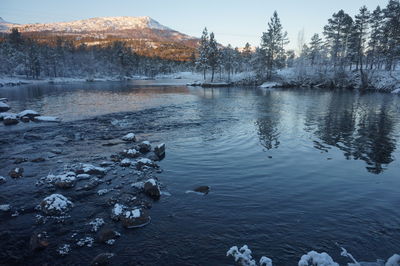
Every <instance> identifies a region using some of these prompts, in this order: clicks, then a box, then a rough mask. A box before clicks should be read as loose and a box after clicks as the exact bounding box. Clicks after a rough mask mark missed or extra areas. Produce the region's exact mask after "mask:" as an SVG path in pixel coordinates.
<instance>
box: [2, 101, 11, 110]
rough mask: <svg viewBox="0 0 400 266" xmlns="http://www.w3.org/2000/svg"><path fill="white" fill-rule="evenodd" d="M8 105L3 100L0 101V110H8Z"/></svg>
mask: <svg viewBox="0 0 400 266" xmlns="http://www.w3.org/2000/svg"><path fill="white" fill-rule="evenodd" d="M10 109H11V108H10V106H9V105H8V104H6V103H5V102H3V101H0V112H7V111H8V110H10Z"/></svg>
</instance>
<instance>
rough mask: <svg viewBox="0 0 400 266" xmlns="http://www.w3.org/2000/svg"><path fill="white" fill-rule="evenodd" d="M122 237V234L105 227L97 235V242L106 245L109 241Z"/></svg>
mask: <svg viewBox="0 0 400 266" xmlns="http://www.w3.org/2000/svg"><path fill="white" fill-rule="evenodd" d="M119 236H120V233H118V232H116V231H114V230H112V229H111V228H108V227H104V228H102V229H101V230H100V231H99V233H98V234H97V241H99V242H100V243H106V242H107V241H109V240H112V239H116V238H117V237H119Z"/></svg>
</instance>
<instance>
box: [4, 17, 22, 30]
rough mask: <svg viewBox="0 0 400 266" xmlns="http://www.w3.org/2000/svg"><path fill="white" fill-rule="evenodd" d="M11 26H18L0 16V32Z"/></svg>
mask: <svg viewBox="0 0 400 266" xmlns="http://www.w3.org/2000/svg"><path fill="white" fill-rule="evenodd" d="M13 26H18V25H17V24H15V23H11V22H8V21H5V20H4V19H3V18H2V17H0V32H7V31H8V30H9V29H10V28H12V27H13Z"/></svg>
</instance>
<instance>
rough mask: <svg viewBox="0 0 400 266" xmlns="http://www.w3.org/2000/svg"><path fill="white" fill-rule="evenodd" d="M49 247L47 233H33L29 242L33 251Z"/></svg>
mask: <svg viewBox="0 0 400 266" xmlns="http://www.w3.org/2000/svg"><path fill="white" fill-rule="evenodd" d="M48 245H49V242H48V240H47V233H46V232H42V233H33V235H32V236H31V239H30V241H29V247H30V249H31V250H32V251H38V250H42V249H45V248H46V247H47V246H48Z"/></svg>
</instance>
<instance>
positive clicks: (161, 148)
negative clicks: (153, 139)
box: [154, 143, 165, 159]
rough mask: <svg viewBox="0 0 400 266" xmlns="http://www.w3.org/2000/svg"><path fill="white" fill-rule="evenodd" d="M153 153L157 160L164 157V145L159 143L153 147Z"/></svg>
mask: <svg viewBox="0 0 400 266" xmlns="http://www.w3.org/2000/svg"><path fill="white" fill-rule="evenodd" d="M154 153H155V154H156V155H157V157H158V158H160V159H161V158H164V157H165V144H164V143H161V144H159V145H157V146H155V147H154Z"/></svg>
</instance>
